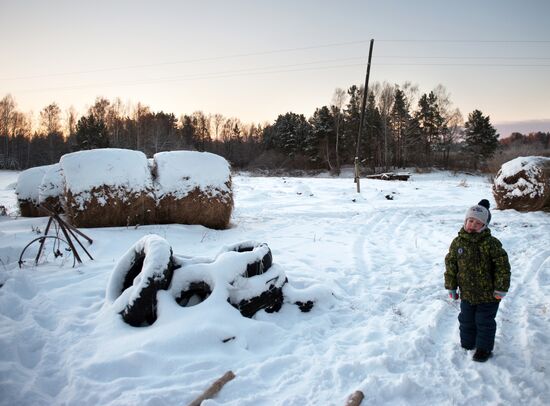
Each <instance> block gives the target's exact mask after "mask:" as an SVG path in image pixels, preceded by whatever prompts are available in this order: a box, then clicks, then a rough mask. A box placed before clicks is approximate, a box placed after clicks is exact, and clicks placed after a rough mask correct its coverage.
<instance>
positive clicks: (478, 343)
mask: <svg viewBox="0 0 550 406" xmlns="http://www.w3.org/2000/svg"><path fill="white" fill-rule="evenodd" d="M499 304H500V302H496V303H481V304H477V305H473V304H470V303H469V302H467V301H465V300H462V301H461V302H460V314H459V315H458V321H459V322H460V343H461V344H462V346H463V347H464V348H477V349H480V350H485V351H493V347H494V345H495V333H496V331H497V322H496V321H495V317H496V315H497V311H498V305H499Z"/></svg>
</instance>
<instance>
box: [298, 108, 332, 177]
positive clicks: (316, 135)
mask: <svg viewBox="0 0 550 406" xmlns="http://www.w3.org/2000/svg"><path fill="white" fill-rule="evenodd" d="M334 121H335V117H334V116H333V115H332V112H331V111H330V110H329V108H328V107H327V106H323V107H321V108H318V109H316V110H315V113H313V116H312V117H311V118H310V119H309V123H310V124H311V131H310V132H309V136H308V137H307V138H306V140H305V146H304V152H305V154H306V155H307V157H308V158H309V160H310V161H311V162H314V163H317V164H319V163H321V162H326V163H327V165H328V168H329V169H330V170H332V164H331V159H330V152H331V151H332V148H331V147H330V146H331V145H332V144H333V140H334V136H335V134H334V129H335V123H334Z"/></svg>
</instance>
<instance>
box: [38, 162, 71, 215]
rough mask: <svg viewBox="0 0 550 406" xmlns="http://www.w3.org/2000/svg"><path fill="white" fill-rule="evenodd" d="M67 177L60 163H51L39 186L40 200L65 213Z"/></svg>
mask: <svg viewBox="0 0 550 406" xmlns="http://www.w3.org/2000/svg"><path fill="white" fill-rule="evenodd" d="M64 192H65V179H64V177H63V170H62V169H61V165H60V164H55V165H51V166H50V168H49V169H48V170H47V171H46V173H45V174H44V177H43V178H42V183H41V184H40V187H39V188H38V201H39V203H40V204H43V203H45V204H47V205H48V206H49V207H51V208H52V209H53V211H54V212H56V213H63V211H64V206H65V195H64Z"/></svg>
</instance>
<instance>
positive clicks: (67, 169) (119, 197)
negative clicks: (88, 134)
mask: <svg viewBox="0 0 550 406" xmlns="http://www.w3.org/2000/svg"><path fill="white" fill-rule="evenodd" d="M60 164H61V169H62V170H63V176H64V179H65V201H66V214H67V216H68V218H69V219H70V221H71V223H72V224H73V225H74V226H76V227H117V226H129V225H137V224H151V223H154V218H155V205H156V202H155V197H154V193H153V179H152V176H151V172H150V168H149V165H148V162H147V157H146V156H145V154H144V153H143V152H140V151H133V150H125V149H117V148H103V149H94V150H87V151H78V152H73V153H70V154H66V155H63V156H62V157H61V160H60Z"/></svg>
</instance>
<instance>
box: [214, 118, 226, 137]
mask: <svg viewBox="0 0 550 406" xmlns="http://www.w3.org/2000/svg"><path fill="white" fill-rule="evenodd" d="M224 120H225V118H224V117H223V115H222V114H214V115H213V116H212V120H211V122H212V126H213V127H214V139H215V140H216V141H218V140H219V137H220V130H221V126H222V124H223V121H224Z"/></svg>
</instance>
